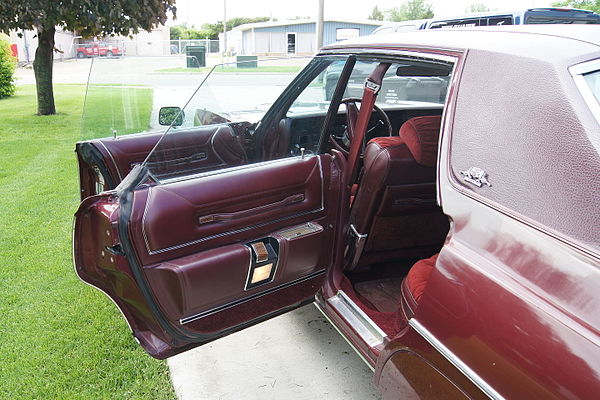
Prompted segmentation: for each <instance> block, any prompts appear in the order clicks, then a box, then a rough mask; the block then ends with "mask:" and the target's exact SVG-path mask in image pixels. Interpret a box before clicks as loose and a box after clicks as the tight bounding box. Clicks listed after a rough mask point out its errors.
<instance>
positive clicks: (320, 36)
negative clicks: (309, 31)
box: [315, 0, 325, 50]
mask: <svg viewBox="0 0 600 400" xmlns="http://www.w3.org/2000/svg"><path fill="white" fill-rule="evenodd" d="M324 8H325V0H319V13H318V15H317V48H316V49H315V50H318V49H320V48H321V47H323V9H324Z"/></svg>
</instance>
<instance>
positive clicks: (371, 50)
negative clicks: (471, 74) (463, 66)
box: [318, 43, 460, 64]
mask: <svg viewBox="0 0 600 400" xmlns="http://www.w3.org/2000/svg"><path fill="white" fill-rule="evenodd" d="M389 46H395V47H398V46H401V44H398V43H390V44H383V43H382V44H378V45H373V47H368V48H360V49H357V48H356V47H353V46H348V47H344V46H340V47H336V48H333V49H326V50H323V51H322V52H321V53H319V55H318V56H324V55H327V56H329V55H346V54H354V55H357V56H368V55H374V56H386V57H398V56H400V57H408V58H418V59H422V60H423V61H443V62H446V63H453V64H455V63H456V62H457V61H458V58H457V57H455V56H449V55H445V54H436V53H430V52H429V51H432V52H437V51H457V50H456V49H437V48H433V47H432V48H422V49H419V50H415V51H411V50H394V49H390V48H389ZM458 51H460V50H458Z"/></svg>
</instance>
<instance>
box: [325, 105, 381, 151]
mask: <svg viewBox="0 0 600 400" xmlns="http://www.w3.org/2000/svg"><path fill="white" fill-rule="evenodd" d="M360 102H361V99H360V98H358V97H346V98H345V99H342V101H341V102H340V104H345V105H346V129H345V130H344V133H342V134H341V135H339V136H336V135H335V133H331V134H330V135H329V141H330V142H331V144H332V145H333V146H334V147H335V148H336V149H337V150H339V151H341V152H342V153H343V154H344V155H346V156H348V152H349V150H350V143H352V139H354V127H355V126H356V120H357V119H358V112H359V110H358V107H357V106H356V103H360ZM373 111H375V112H376V113H377V114H379V116H380V117H381V118H380V119H377V120H376V121H369V124H368V125H367V131H366V132H365V136H364V138H363V150H364V147H365V145H366V144H367V141H368V140H367V137H368V136H369V132H371V131H372V130H373V129H375V128H377V127H378V126H381V125H383V126H384V127H385V129H386V131H387V136H392V134H393V130H392V122H391V121H390V118H389V117H388V116H387V114H386V113H385V112H384V111H383V110H382V109H381V107H379V106H378V105H376V104H373Z"/></svg>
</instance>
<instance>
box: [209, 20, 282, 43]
mask: <svg viewBox="0 0 600 400" xmlns="http://www.w3.org/2000/svg"><path fill="white" fill-rule="evenodd" d="M270 19H271V18H269V17H255V18H247V17H234V18H230V19H228V20H227V30H228V31H229V30H231V29H233V28H235V27H236V26H239V25H243V24H252V23H255V22H266V21H269V20H270ZM202 31H206V32H207V33H208V35H209V36H208V38H209V39H218V38H219V33H222V32H223V21H217V22H216V23H214V24H203V25H202Z"/></svg>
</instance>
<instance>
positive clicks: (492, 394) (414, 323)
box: [408, 318, 504, 400]
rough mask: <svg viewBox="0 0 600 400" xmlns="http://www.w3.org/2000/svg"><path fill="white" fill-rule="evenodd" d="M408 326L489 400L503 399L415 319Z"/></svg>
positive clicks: (409, 321)
mask: <svg viewBox="0 0 600 400" xmlns="http://www.w3.org/2000/svg"><path fill="white" fill-rule="evenodd" d="M408 323H409V325H410V326H411V327H412V328H413V329H414V330H415V331H417V332H418V333H419V335H421V336H422V337H423V338H424V339H425V340H427V341H428V342H429V344H431V345H432V346H433V347H434V348H435V349H436V350H437V351H439V352H440V354H442V356H444V358H446V359H447V360H448V361H450V363H451V364H452V365H454V366H455V367H456V368H457V369H458V370H459V371H460V372H462V373H463V375H465V376H466V377H467V378H469V380H470V381H471V382H473V383H474V384H475V386H477V387H478V388H479V389H481V391H482V392H483V393H485V394H486V395H487V396H488V397H489V398H490V399H494V400H504V397H502V396H501V395H500V393H498V392H497V391H496V390H494V388H492V387H491V386H490V384H489V383H487V382H486V381H485V380H484V379H483V378H482V377H480V376H479V375H477V373H476V372H475V371H473V370H472V369H471V368H470V367H469V366H467V364H465V363H464V362H463V361H461V359H460V358H458V356H457V355H456V354H454V353H453V352H452V351H450V349H448V348H447V347H446V346H445V345H444V344H443V343H442V342H440V341H439V340H438V339H437V338H436V337H435V336H433V334H432V333H431V332H429V330H427V328H425V327H424V326H423V325H421V323H420V322H419V321H417V320H416V319H415V318H411V319H410V320H408Z"/></svg>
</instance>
